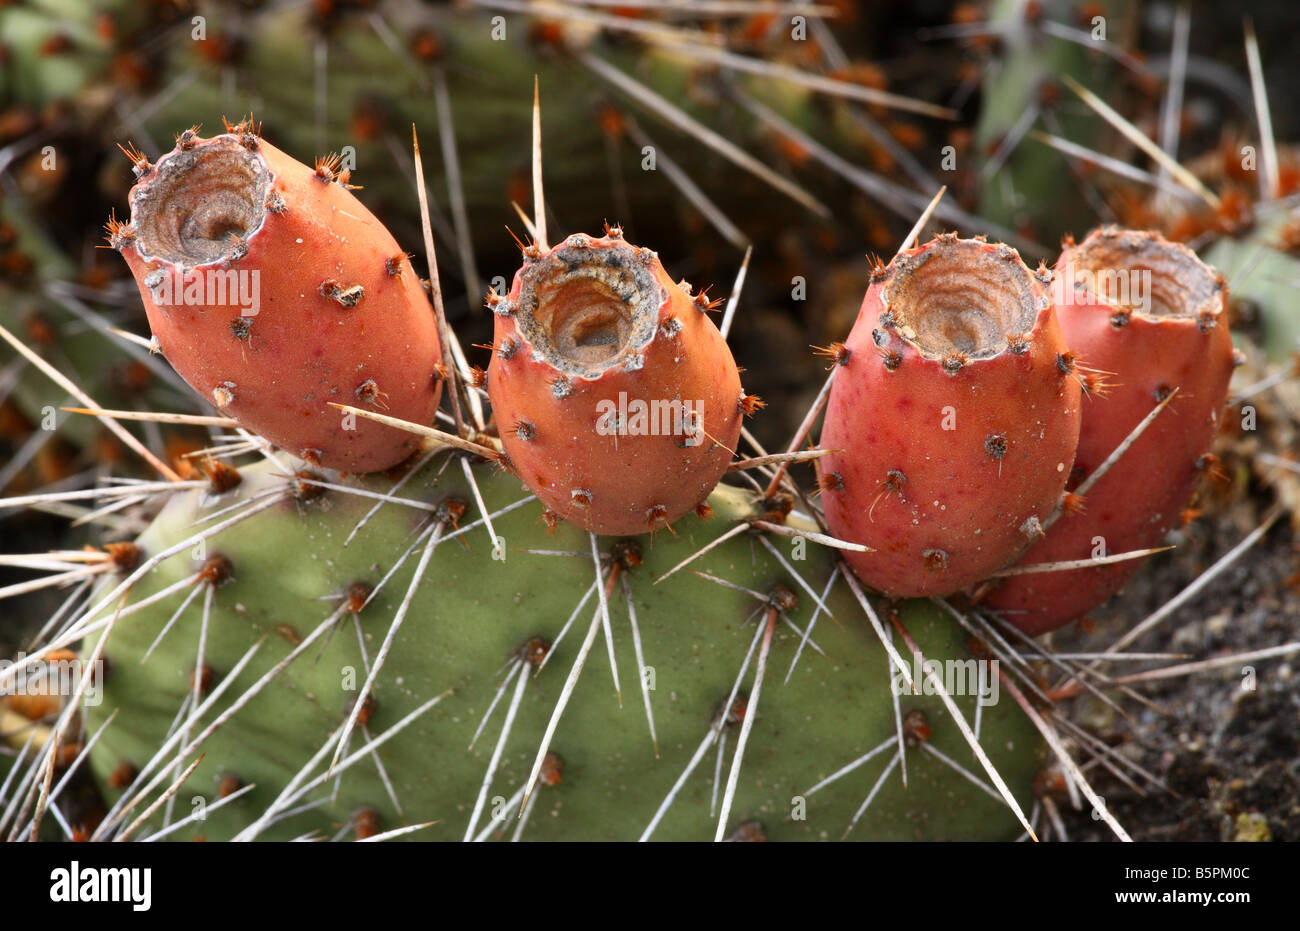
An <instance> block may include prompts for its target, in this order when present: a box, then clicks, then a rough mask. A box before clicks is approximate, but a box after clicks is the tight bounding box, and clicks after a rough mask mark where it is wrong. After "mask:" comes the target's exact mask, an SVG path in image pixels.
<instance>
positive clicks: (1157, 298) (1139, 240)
mask: <svg viewBox="0 0 1300 931" xmlns="http://www.w3.org/2000/svg"><path fill="white" fill-rule="evenodd" d="M1073 267H1074V278H1075V286H1076V287H1078V286H1081V285H1082V286H1084V287H1090V288H1091V289H1092V290H1093V292H1094V294H1095V295H1096V296H1097V297H1099V298H1101V299H1102V300H1103V301H1104V302H1106V303H1107V304H1109V305H1112V306H1114V307H1115V309H1116V311H1119V312H1122V313H1125V314H1134V313H1142V314H1145V315H1147V316H1150V317H1199V316H1200V315H1201V314H1203V313H1217V310H1216V308H1217V306H1218V300H1217V295H1218V293H1219V291H1220V289H1221V286H1220V284H1219V278H1218V276H1217V275H1216V274H1215V273H1214V271H1213V270H1212V269H1210V268H1209V267H1208V266H1207V265H1206V264H1205V263H1204V262H1202V261H1201V260H1200V259H1198V258H1197V257H1196V255H1195V254H1193V253H1192V251H1191V250H1190V249H1188V248H1186V247H1185V246H1182V245H1180V244H1178V243H1172V242H1168V241H1166V240H1164V239H1163V238H1161V237H1157V236H1152V235H1150V234H1149V233H1144V232H1140V231H1137V230H1122V229H1107V230H1102V231H1101V232H1099V233H1098V234H1096V235H1094V236H1089V237H1088V239H1087V240H1086V241H1084V242H1083V243H1082V244H1080V245H1079V247H1078V248H1077V249H1075V250H1074V252H1073ZM1144 273H1149V280H1144V279H1147V278H1148V276H1147V275H1146V274H1144ZM1139 276H1140V277H1139Z"/></svg>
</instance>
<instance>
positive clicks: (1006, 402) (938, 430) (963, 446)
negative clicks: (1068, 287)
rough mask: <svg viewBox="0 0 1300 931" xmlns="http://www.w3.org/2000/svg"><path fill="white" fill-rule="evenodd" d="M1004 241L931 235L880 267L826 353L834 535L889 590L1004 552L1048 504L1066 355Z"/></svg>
mask: <svg viewBox="0 0 1300 931" xmlns="http://www.w3.org/2000/svg"><path fill="white" fill-rule="evenodd" d="M1049 281H1050V273H1048V272H1047V271H1046V269H1040V271H1039V272H1038V273H1034V272H1031V271H1030V270H1029V269H1028V268H1026V267H1025V265H1024V263H1023V262H1022V261H1021V260H1020V256H1019V254H1018V253H1017V252H1016V251H1015V250H1014V249H1012V248H1010V247H1009V246H1005V245H993V244H989V243H986V242H983V241H982V240H975V239H958V238H957V237H956V235H955V234H949V235H945V236H940V237H938V238H937V239H933V240H931V241H930V242H928V243H926V244H925V245H922V246H919V247H917V248H914V249H911V250H908V251H905V252H903V253H900V254H899V255H898V256H897V257H896V258H895V259H894V260H893V261H892V262H890V263H889V265H888V267H879V266H878V267H877V269H876V271H875V272H874V273H873V275H872V283H871V286H870V288H869V289H868V291H867V294H866V297H865V298H864V299H863V302H862V308H861V310H860V311H859V312H858V319H857V323H856V324H855V325H854V327H853V331H852V332H851V333H850V334H849V338H848V341H847V343H845V345H844V349H843V350H840V351H839V352H838V354H837V355H838V359H837V361H838V362H839V363H840V364H841V365H842V366H843V367H842V368H840V369H838V370H837V374H836V376H835V382H834V385H833V386H832V388H831V394H830V398H829V400H828V402H827V408H826V422H825V427H824V429H823V432H822V437H821V444H820V445H821V446H822V447H824V448H827V449H832V450H838V452H835V453H832V454H830V455H827V456H824V457H822V458H821V459H819V460H818V473H819V479H820V485H821V488H822V501H823V503H824V507H825V512H826V520H827V522H828V523H829V525H830V528H831V530H832V532H834V533H835V534H836V535H837V536H839V537H842V538H844V539H848V540H852V541H855V542H858V543H863V544H866V545H867V546H870V547H872V548H873V550H874V551H873V552H867V553H853V552H850V553H847V554H846V558H847V559H848V560H849V563H850V565H851V566H852V567H853V569H854V571H855V572H856V573H857V574H858V577H859V578H861V579H862V580H863V581H864V582H866V583H867V584H868V585H870V586H872V587H873V588H876V589H879V590H880V591H883V592H886V593H888V594H891V595H905V596H913V595H932V594H944V593H949V592H954V591H957V590H959V589H962V588H965V587H967V586H969V585H971V584H973V583H975V582H977V581H979V580H980V579H982V578H984V577H986V576H987V575H988V574H989V573H991V572H993V571H995V570H997V569H999V568H1002V567H1004V566H1006V565H1007V564H1008V563H1011V562H1014V561H1015V559H1016V557H1018V556H1019V555H1020V553H1021V552H1023V551H1024V549H1025V548H1026V547H1027V546H1028V545H1029V544H1030V543H1031V542H1032V540H1033V538H1034V536H1035V534H1036V532H1037V529H1038V527H1039V526H1040V524H1041V522H1042V521H1045V520H1046V519H1047V517H1048V515H1049V514H1050V513H1051V512H1052V509H1053V508H1054V507H1055V506H1056V504H1057V502H1058V501H1059V500H1060V496H1061V492H1062V490H1063V489H1064V487H1065V481H1066V477H1067V476H1068V474H1069V471H1070V463H1071V462H1073V461H1074V449H1075V444H1076V442H1077V441H1078V435H1079V403H1080V390H1081V389H1080V385H1079V380H1078V373H1077V371H1076V363H1075V362H1074V359H1073V357H1072V356H1071V355H1070V354H1069V353H1068V352H1067V351H1066V345H1065V339H1064V337H1063V336H1062V334H1061V329H1060V326H1059V325H1058V323H1057V320H1056V314H1055V312H1054V310H1053V306H1052V298H1051V295H1050V293H1049V292H1048V290H1047V288H1046V285H1047V283H1048V282H1049Z"/></svg>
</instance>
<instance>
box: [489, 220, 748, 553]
mask: <svg viewBox="0 0 1300 931" xmlns="http://www.w3.org/2000/svg"><path fill="white" fill-rule="evenodd" d="M530 248H531V247H530ZM687 288H689V285H685V287H684V286H683V284H675V283H674V282H673V281H672V279H670V278H669V277H668V274H667V272H665V271H664V269H663V266H662V265H660V264H659V258H658V256H656V255H655V254H654V253H653V252H651V251H650V250H649V249H645V248H637V247H634V246H632V245H630V244H628V243H627V242H626V241H625V240H624V239H623V238H622V233H621V231H619V230H617V229H616V228H614V229H611V230H610V232H609V233H608V234H607V235H606V236H604V237H602V238H599V239H593V238H591V237H589V236H585V235H582V234H580V233H579V234H574V235H572V236H570V237H569V238H568V239H566V240H565V241H564V242H562V243H560V244H559V245H557V246H556V247H555V248H554V249H552V250H551V251H550V252H548V253H547V254H545V255H540V254H533V255H529V256H527V257H526V260H525V263H524V266H523V267H522V268H521V269H520V270H519V272H518V273H517V274H516V275H515V281H514V285H513V287H512V288H511V291H510V293H509V295H507V296H506V297H504V298H500V297H497V296H493V297H491V298H490V299H489V303H490V305H491V306H492V309H493V311H494V312H495V313H496V339H495V343H494V345H493V352H492V362H491V365H490V366H489V368H488V393H489V395H490V397H491V399H492V409H493V411H494V414H495V416H496V420H497V425H498V428H499V430H500V433H501V440H502V443H503V444H504V446H505V451H506V455H507V456H508V458H509V462H510V464H511V468H513V469H514V470H515V471H516V473H517V474H518V475H519V477H520V478H521V479H522V480H523V481H524V483H525V484H527V485H528V487H529V488H531V489H532V490H533V492H534V493H536V495H537V496H538V497H539V498H541V499H542V501H543V503H545V505H546V506H547V507H548V508H550V509H551V510H552V511H553V512H555V513H556V514H558V515H559V516H560V517H563V518H564V519H565V520H568V521H570V522H571V523H574V524H576V525H578V526H580V527H584V528H586V529H588V530H593V531H596V532H597V533H613V534H629V533H633V534H634V533H642V532H644V531H647V530H659V529H662V528H665V527H667V526H668V525H669V524H671V523H672V522H673V521H675V520H677V519H678V518H680V517H682V516H683V515H685V514H687V513H689V512H690V511H691V510H693V509H694V508H696V507H699V506H702V505H703V504H704V499H705V498H706V497H707V496H708V494H709V492H710V491H711V490H712V489H713V486H714V485H716V484H717V483H718V480H719V479H720V478H722V475H723V473H724V472H725V471H726V469H727V463H728V462H729V461H730V460H731V458H732V456H733V454H734V451H735V448H736V441H737V439H738V438H739V437H740V425H741V420H742V419H743V417H744V414H745V412H746V409H747V408H750V409H752V408H753V407H754V406H755V404H756V399H753V398H746V397H743V396H742V392H741V388H740V375H739V373H738V372H737V370H736V363H735V360H734V359H732V357H731V350H730V349H728V348H727V344H726V341H725V340H724V339H723V338H722V335H721V334H720V333H719V332H718V328H717V327H715V326H714V325H713V321H712V320H710V319H709V315H708V311H709V310H710V306H711V305H710V302H709V299H708V297H707V296H706V295H705V294H704V293H702V292H701V293H700V294H697V295H696V296H695V297H694V298H693V299H692V297H691V296H690V293H689V291H688V290H687Z"/></svg>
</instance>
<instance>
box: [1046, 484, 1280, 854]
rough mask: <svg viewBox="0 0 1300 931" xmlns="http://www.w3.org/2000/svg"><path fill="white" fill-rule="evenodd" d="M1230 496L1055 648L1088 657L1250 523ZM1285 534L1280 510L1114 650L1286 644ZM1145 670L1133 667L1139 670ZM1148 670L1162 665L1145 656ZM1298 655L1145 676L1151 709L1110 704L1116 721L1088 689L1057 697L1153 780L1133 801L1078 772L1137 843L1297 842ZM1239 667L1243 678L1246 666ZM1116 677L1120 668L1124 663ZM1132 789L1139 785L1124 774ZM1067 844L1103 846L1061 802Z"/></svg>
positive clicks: (1092, 828) (1124, 790)
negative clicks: (1157, 620)
mask: <svg viewBox="0 0 1300 931" xmlns="http://www.w3.org/2000/svg"><path fill="white" fill-rule="evenodd" d="M1259 517H1260V508H1259V507H1258V506H1257V504H1256V503H1255V502H1251V501H1244V502H1240V503H1239V504H1238V505H1236V506H1234V507H1233V508H1232V509H1231V510H1230V511H1229V512H1228V513H1224V514H1221V515H1219V516H1218V517H1217V519H1215V520H1214V521H1213V522H1212V523H1208V524H1198V525H1196V526H1195V527H1194V528H1193V529H1192V531H1191V532H1189V533H1188V534H1187V536H1188V539H1187V540H1186V541H1185V542H1184V544H1183V545H1182V546H1180V547H1179V549H1178V550H1176V551H1174V552H1173V553H1169V554H1164V555H1162V556H1157V557H1155V558H1154V559H1153V560H1152V562H1151V564H1150V565H1148V566H1146V567H1145V568H1144V569H1143V570H1142V572H1141V573H1140V574H1139V575H1138V576H1137V577H1135V578H1134V580H1133V581H1132V582H1130V583H1129V585H1128V587H1127V588H1126V589H1125V591H1124V592H1122V593H1121V594H1120V595H1118V596H1117V597H1116V598H1115V599H1113V600H1112V601H1111V603H1110V604H1109V605H1107V606H1106V607H1105V608H1104V609H1101V610H1099V611H1097V612H1095V615H1096V617H1097V621H1096V623H1095V625H1094V626H1093V627H1092V630H1091V632H1087V633H1085V632H1083V631H1081V630H1080V629H1079V628H1078V627H1077V626H1075V627H1074V628H1073V629H1070V630H1067V631H1065V632H1062V633H1058V634H1057V635H1056V637H1055V640H1054V644H1053V645H1054V646H1055V647H1056V648H1057V649H1058V650H1063V651H1064V650H1079V651H1087V650H1091V651H1095V650H1099V649H1103V648H1104V647H1105V646H1106V645H1108V644H1110V643H1112V642H1113V641H1114V640H1115V639H1116V638H1117V637H1118V636H1119V635H1121V634H1122V633H1123V632H1124V631H1125V630H1128V629H1130V628H1131V627H1132V626H1133V625H1134V624H1136V623H1138V622H1139V621H1140V620H1141V619H1142V618H1144V617H1146V616H1147V615H1148V614H1150V613H1151V612H1152V611H1154V610H1155V609H1157V608H1158V607H1160V606H1161V605H1163V604H1164V603H1165V602H1166V601H1168V600H1169V599H1170V598H1172V597H1173V596H1175V595H1177V594H1178V593H1179V592H1180V591H1181V590H1182V589H1183V588H1184V587H1185V586H1186V585H1187V584H1189V583H1190V582H1192V581H1193V580H1194V579H1195V578H1196V577H1197V576H1198V575H1200V573H1202V572H1203V571H1205V570H1206V569H1207V568H1208V567H1209V566H1211V565H1212V564H1213V563H1214V562H1215V561H1216V560H1218V559H1219V558H1220V557H1221V556H1222V555H1223V554H1225V553H1226V552H1228V551H1229V550H1230V549H1231V548H1232V547H1233V546H1234V545H1236V544H1237V543H1238V542H1239V541H1240V540H1241V539H1242V538H1243V537H1244V536H1245V534H1246V533H1248V532H1249V531H1250V530H1251V529H1252V528H1253V527H1255V526H1258V523H1259ZM1298 552H1300V551H1298V549H1297V545H1296V540H1295V537H1294V535H1293V533H1292V530H1291V527H1290V526H1289V524H1288V522H1287V519H1286V518H1285V517H1283V518H1282V519H1281V520H1280V521H1279V522H1278V523H1277V524H1275V525H1274V526H1273V528H1272V529H1271V530H1270V531H1269V533H1268V534H1267V535H1266V536H1265V537H1264V538H1263V539H1262V540H1260V542H1259V543H1257V544H1256V545H1255V546H1254V547H1253V548H1252V549H1251V550H1249V551H1248V552H1247V553H1246V554H1245V555H1244V556H1243V557H1242V558H1241V559H1240V560H1239V561H1237V562H1236V563H1235V564H1234V565H1232V566H1231V567H1230V568H1228V569H1227V570H1225V571H1224V572H1222V573H1221V574H1219V575H1218V576H1217V577H1216V578H1215V579H1214V580H1213V581H1212V582H1211V583H1210V584H1209V585H1208V586H1207V587H1206V588H1205V589H1204V590H1203V591H1202V592H1201V593H1200V594H1199V595H1198V596H1197V597H1195V598H1194V599H1192V600H1191V602H1190V603H1189V604H1187V605H1185V606H1184V607H1183V608H1181V609H1180V610H1178V611H1176V612H1175V613H1174V614H1172V615H1171V616H1170V617H1168V618H1167V619H1166V620H1165V621H1164V622H1163V623H1162V624H1161V625H1159V626H1158V627H1157V628H1156V629H1155V630H1153V631H1151V632H1149V633H1148V634H1146V635H1144V636H1143V637H1141V638H1140V639H1139V640H1137V641H1136V642H1135V643H1134V644H1133V645H1132V646H1130V647H1129V648H1128V649H1130V650H1132V651H1135V652H1161V651H1165V652H1177V653H1185V654H1190V657H1189V658H1188V659H1186V660H1181V661H1178V662H1191V661H1194V660H1196V659H1208V658H1212V657H1215V656H1228V655H1233V654H1237V653H1244V652H1247V651H1252V650H1262V649H1266V648H1268V647H1273V646H1278V645H1280V644H1283V643H1287V642H1294V641H1296V640H1300V573H1297V568H1300V567H1298V565H1297V562H1298V560H1297V553H1298ZM1152 665H1157V664H1151V663H1141V664H1135V668H1145V667H1146V666H1152ZM1159 665H1163V663H1162V664H1159ZM1298 665H1300V654H1293V655H1291V656H1289V657H1280V658H1273V659H1264V660H1258V661H1255V662H1252V663H1249V664H1248V667H1249V668H1247V664H1232V665H1229V666H1225V667H1221V668H1218V669H1214V670H1209V671H1203V672H1198V673H1195V674H1192V675H1188V676H1180V677H1178V678H1171V679H1163V680H1156V681H1153V682H1150V683H1146V684H1143V685H1141V686H1139V687H1138V691H1139V692H1140V693H1141V694H1142V695H1144V696H1145V697H1147V698H1149V699H1150V700H1151V701H1152V702H1154V703H1155V704H1156V705H1158V706H1159V707H1160V708H1161V709H1163V712H1164V713H1163V714H1162V713H1160V712H1158V711H1156V710H1153V709H1150V708H1145V707H1143V706H1141V705H1140V704H1139V703H1138V702H1136V701H1133V700H1131V699H1128V700H1121V702H1120V705H1121V707H1123V708H1124V709H1125V711H1126V712H1127V713H1128V715H1129V717H1127V718H1125V717H1123V716H1121V715H1119V714H1117V713H1115V712H1114V711H1113V710H1112V709H1110V708H1108V707H1106V706H1105V705H1104V704H1103V703H1102V702H1100V701H1098V700H1096V699H1095V698H1093V697H1091V696H1089V697H1086V698H1079V699H1075V700H1074V701H1073V702H1071V705H1070V707H1068V709H1067V713H1068V714H1069V715H1070V717H1071V718H1072V719H1073V720H1075V721H1076V722H1077V723H1080V724H1083V725H1085V726H1088V727H1089V729H1090V730H1091V731H1092V732H1093V733H1095V734H1097V735H1098V736H1100V737H1101V738H1102V739H1103V740H1105V741H1106V742H1107V743H1108V744H1109V745H1111V746H1113V747H1116V748H1117V749H1118V752H1120V753H1122V754H1123V755H1124V756H1126V757H1128V758H1129V759H1131V760H1133V761H1134V762H1136V763H1137V764H1139V765H1140V766H1142V767H1143V768H1144V769H1146V770H1147V771H1148V772H1149V773H1151V774H1152V775H1154V776H1156V777H1158V778H1159V779H1160V780H1162V781H1163V783H1164V785H1165V787H1166V789H1167V791H1166V790H1162V789H1161V788H1160V787H1159V786H1151V785H1149V784H1148V785H1144V786H1143V789H1144V790H1145V792H1146V794H1145V795H1141V794H1139V793H1138V792H1136V791H1134V790H1133V789H1132V788H1130V787H1128V786H1126V785H1124V784H1123V783H1122V782H1121V781H1120V780H1119V779H1117V778H1115V777H1114V776H1113V775H1111V774H1110V773H1109V772H1108V771H1106V770H1105V769H1104V768H1102V767H1096V768H1094V769H1092V770H1090V771H1089V773H1088V775H1089V779H1090V781H1091V782H1092V784H1093V786H1094V788H1096V790H1097V792H1098V793H1099V794H1100V795H1102V796H1103V797H1104V799H1105V800H1106V804H1107V807H1108V808H1109V809H1110V810H1111V812H1112V813H1113V814H1114V815H1115V817H1116V819H1117V820H1118V821H1119V823H1120V824H1121V825H1123V826H1124V828H1125V829H1126V830H1127V831H1128V832H1129V834H1130V835H1131V836H1132V837H1133V839H1134V840H1139V841H1144V840H1145V841H1171V840H1172V841H1217V840H1243V841H1244V840H1270V839H1271V840H1276V841H1288V840H1289V841H1295V840H1300V676H1298V675H1297V666H1298ZM1250 669H1253V675H1252V674H1251V672H1250ZM1124 671H1125V672H1128V671H1129V668H1128V664H1125V668H1124ZM1135 781H1137V782H1138V783H1139V785H1141V784H1142V782H1143V780H1141V779H1140V778H1139V779H1136V780H1135ZM1062 814H1063V820H1064V823H1065V826H1066V830H1067V833H1068V836H1069V838H1070V839H1071V840H1076V841H1080V840H1098V841H1108V840H1114V839H1115V837H1114V834H1113V833H1112V832H1111V831H1110V829H1109V828H1108V827H1107V826H1106V824H1105V823H1104V822H1103V821H1101V820H1098V819H1095V818H1093V817H1092V812H1091V810H1090V809H1089V808H1088V807H1087V805H1086V803H1085V805H1084V808H1083V810H1081V811H1074V810H1071V809H1069V807H1068V804H1067V805H1066V806H1063V809H1062Z"/></svg>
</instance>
